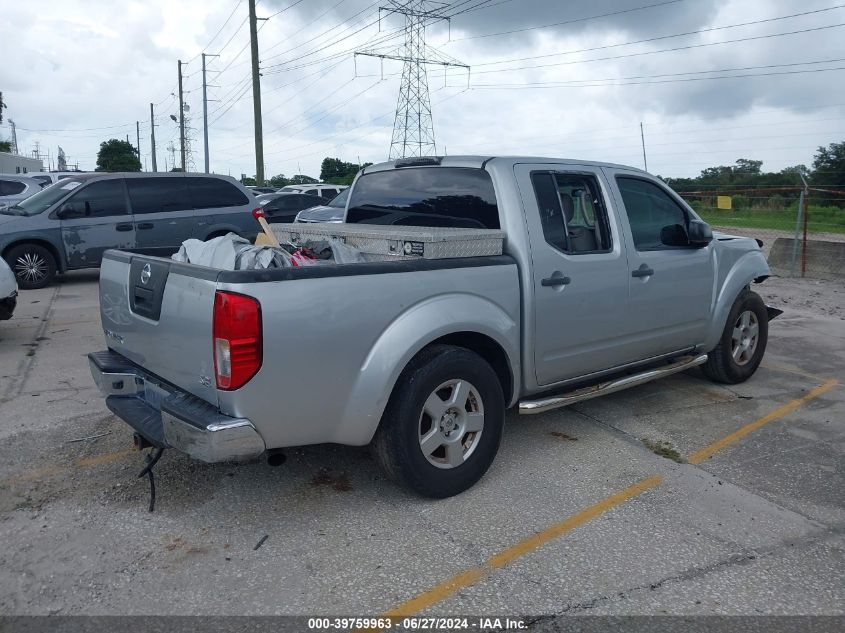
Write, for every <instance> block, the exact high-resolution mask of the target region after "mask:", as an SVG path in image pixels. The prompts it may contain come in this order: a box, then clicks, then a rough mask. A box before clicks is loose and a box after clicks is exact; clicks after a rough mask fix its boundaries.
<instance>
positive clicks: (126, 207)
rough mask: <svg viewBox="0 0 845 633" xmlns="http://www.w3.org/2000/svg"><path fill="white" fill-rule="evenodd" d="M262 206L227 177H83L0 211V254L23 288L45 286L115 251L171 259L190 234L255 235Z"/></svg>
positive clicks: (251, 237) (198, 236)
mask: <svg viewBox="0 0 845 633" xmlns="http://www.w3.org/2000/svg"><path fill="white" fill-rule="evenodd" d="M257 206H258V205H257V203H256V202H255V197H254V196H253V195H252V193H250V192H249V191H248V190H247V189H246V188H245V187H244V186H243V185H242V184H240V183H239V182H237V181H236V180H235V179H234V178H231V177H229V176H218V175H214V174H192V173H179V172H177V173H161V174H159V173H102V174H101V173H89V174H80V175H78V176H73V177H70V178H65V179H63V180H61V181H59V182H57V183H55V184H54V185H51V186H49V187H47V188H45V189H43V190H41V191H40V192H38V193H36V194H35V195H33V196H31V197H30V198H27V199H26V200H23V201H21V202H19V203H18V204H15V205H12V206H9V207H7V208H5V209H0V254H2V256H3V258H4V259H5V260H6V261H7V262H8V264H9V266H10V267H11V269H12V270H13V271H14V273H15V276H16V278H17V280H18V285H19V286H20V287H21V288H22V289H30V288H42V287H44V286H46V285H48V284H49V283H50V282H51V281H52V280H53V278H54V277H55V275H56V274H57V273H63V272H66V271H68V270H75V269H80V268H97V267H99V265H100V261H101V260H102V257H103V253H104V252H105V251H106V250H108V249H110V248H120V249H123V250H132V251H135V252H139V253H144V254H148V255H163V256H168V255H170V254H172V253H174V252H176V251H177V250H178V249H179V247H180V246H181V244H182V242H183V241H185V240H187V239H189V238H196V239H200V240H206V239H209V238H212V237H217V236H219V235H225V234H226V233H229V232H233V233H237V234H238V235H240V236H242V237H245V238H247V239H249V240H254V239H255V237H256V236H257V235H258V231H259V225H258V224H257V223H256V222H255V219H254V218H253V216H252V213H251V212H252V210H253V209H254V208H256V207H257Z"/></svg>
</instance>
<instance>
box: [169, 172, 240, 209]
mask: <svg viewBox="0 0 845 633" xmlns="http://www.w3.org/2000/svg"><path fill="white" fill-rule="evenodd" d="M185 180H187V181H188V191H189V192H190V194H191V201H192V202H193V206H194V209H213V208H219V207H239V206H241V205H244V204H248V203H249V200H248V199H247V197H246V196H245V195H244V194H243V193H242V192H241V191H240V190H239V189H238V188H237V187H236V186H235V185H233V184H232V183H230V182H226V181H225V180H221V179H220V178H203V177H199V176H189V177H187V178H185Z"/></svg>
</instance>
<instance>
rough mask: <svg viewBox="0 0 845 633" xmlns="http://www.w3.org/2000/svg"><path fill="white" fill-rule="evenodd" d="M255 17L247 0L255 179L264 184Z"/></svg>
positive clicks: (262, 136) (262, 135)
mask: <svg viewBox="0 0 845 633" xmlns="http://www.w3.org/2000/svg"><path fill="white" fill-rule="evenodd" d="M259 19H262V20H266V19H267V18H257V17H255V0H249V44H250V52H251V53H252V109H253V118H254V119H255V180H256V182H257V183H258V185H259V186H260V185H263V184H264V131H263V129H262V125H261V79H260V77H261V73H260V72H259V68H258V28H257V27H256V24H257V22H258V20H259Z"/></svg>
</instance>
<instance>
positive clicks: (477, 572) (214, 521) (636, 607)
mask: <svg viewBox="0 0 845 633" xmlns="http://www.w3.org/2000/svg"><path fill="white" fill-rule="evenodd" d="M96 279H97V278H96V273H80V274H75V275H72V276H69V277H68V278H66V279H65V280H63V282H62V283H61V284H59V285H56V286H54V287H51V288H46V289H44V290H38V291H29V292H23V293H22V294H21V297H20V305H19V309H18V311H17V313H16V316H15V318H14V319H13V320H12V321H8V322H2V323H0V542H2V544H3V546H2V548H0V612H1V613H4V614H151V613H156V614H162V613H163V614H191V613H204V614H311V615H313V614H357V615H378V614H382V613H388V612H398V613H424V614H444V615H447V614H479V613H497V614H523V615H542V614H559V613H576V614H577V613H590V614H684V615H686V614H714V613H718V614H751V615H757V614H840V615H841V614H845V583H843V578H845V389H843V384H845V310H843V303H845V301H843V300H845V285H843V284H842V283H834V282H814V281H810V280H779V279H773V280H770V282H767V283H766V284H764V285H763V286H761V287H760V291H761V294H763V295H764V297H765V298H766V299H767V300H769V302H770V303H772V304H773V305H776V306H778V307H781V308H782V309H784V310H785V311H786V312H785V313H784V315H783V316H782V317H781V318H779V319H778V320H776V321H775V322H773V323H772V326H771V332H770V340H769V350H768V352H767V355H766V358H765V360H764V364H763V367H762V368H761V369H760V370H759V371H758V373H757V374H756V375H755V377H754V378H752V380H750V381H749V382H747V383H745V384H742V385H736V386H731V387H725V386H718V385H714V384H711V383H709V382H707V381H705V380H704V379H702V378H701V377H699V375H698V374H683V375H678V376H674V377H670V378H668V379H666V380H663V381H660V382H655V383H651V384H649V385H645V386H643V387H639V388H636V389H632V390H629V391H627V392H622V393H619V394H615V395H611V396H607V397H605V398H601V399H596V400H592V401H589V402H585V403H581V404H578V405H576V406H573V407H570V408H568V409H563V410H559V411H556V412H552V413H549V414H545V415H542V416H536V417H522V418H520V417H519V416H518V415H516V414H515V413H511V414H509V418H508V422H509V424H508V425H507V426H506V430H505V436H504V440H503V444H502V447H501V450H500V452H499V455H498V458H497V459H496V462H495V463H494V465H493V467H492V469H491V470H490V472H489V473H488V474H487V475H486V476H485V478H484V479H483V480H482V481H481V482H480V483H479V484H478V485H477V486H476V487H475V488H473V489H471V490H470V491H468V492H466V493H464V494H462V495H460V496H458V497H454V498H451V499H447V500H443V501H431V500H424V499H420V498H417V497H415V496H412V495H410V494H407V493H405V492H404V491H402V490H400V489H398V488H396V487H395V486H394V485H393V484H392V483H390V482H388V481H386V480H385V479H384V478H383V477H382V475H381V473H380V472H379V471H378V470H377V468H376V466H375V464H374V462H373V461H372V460H371V459H370V457H369V455H368V452H367V450H366V449H359V448H347V447H341V446H328V445H324V446H312V447H306V448H301V449H292V450H289V451H287V455H288V460H287V462H286V463H285V464H284V465H282V466H281V467H277V468H271V467H269V466H268V465H267V464H266V463H265V462H263V461H256V462H252V463H246V464H216V465H208V464H203V463H200V462H195V461H192V460H189V459H188V458H186V457H183V456H181V455H179V454H176V453H175V452H172V451H171V452H166V453H165V455H164V458H163V459H162V461H161V463H160V464H159V466H158V468H157V471H156V472H157V488H158V501H157V506H156V510H155V512H154V513H149V512H148V511H147V503H148V484H147V481H146V480H142V479H138V478H137V473H138V472H139V471H140V469H141V467H142V465H143V461H142V458H141V456H140V455H139V454H138V453H135V452H132V451H131V450H129V449H131V433H130V431H129V428H128V427H127V426H126V425H125V424H124V423H122V422H121V421H119V420H118V419H116V418H115V417H114V416H113V415H111V414H110V412H109V411H108V410H107V409H106V407H105V404H104V402H103V400H102V399H101V398H100V397H99V394H98V393H97V391H96V390H95V388H94V386H93V383H92V381H91V377H90V374H89V372H88V367H87V361H86V359H85V354H86V353H87V352H89V351H94V350H98V349H103V347H104V342H103V337H102V334H101V330H100V323H99V315H98V311H97V281H96ZM280 406H283V404H281V405H280ZM649 446H651V448H649ZM658 453H662V454H658ZM672 457H676V458H678V459H680V460H681V463H679V462H676V461H674V460H673V459H671V458H672ZM265 535H266V536H267V538H266V540H264V542H263V543H262V544H261V546H260V547H259V548H258V549H255V547H256V545H257V544H258V543H259V541H260V540H261V539H262V537H264V536H265Z"/></svg>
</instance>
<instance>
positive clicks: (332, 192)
mask: <svg viewBox="0 0 845 633" xmlns="http://www.w3.org/2000/svg"><path fill="white" fill-rule="evenodd" d="M320 195H321V196H322V197H324V198H334V197H335V196H336V195H337V189H323V190H322V191H321V192H320Z"/></svg>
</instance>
